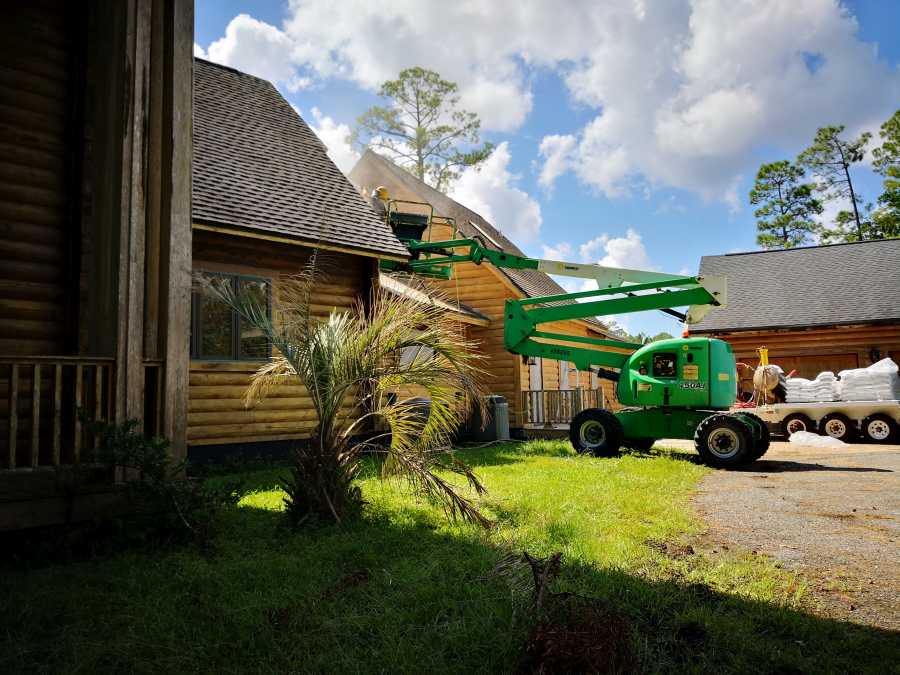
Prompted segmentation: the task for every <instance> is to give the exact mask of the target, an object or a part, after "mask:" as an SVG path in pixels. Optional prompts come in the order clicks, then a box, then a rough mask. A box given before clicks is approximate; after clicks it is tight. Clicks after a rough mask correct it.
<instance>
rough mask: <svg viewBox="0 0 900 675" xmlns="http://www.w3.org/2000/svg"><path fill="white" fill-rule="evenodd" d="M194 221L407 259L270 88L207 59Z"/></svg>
mask: <svg viewBox="0 0 900 675" xmlns="http://www.w3.org/2000/svg"><path fill="white" fill-rule="evenodd" d="M193 218H194V220H195V221H197V222H204V223H213V224H218V225H225V226H232V227H237V228H241V229H246V230H254V231H261V232H265V233H268V234H275V235H281V236H286V237H289V238H295V239H299V240H302V241H304V242H308V243H310V245H315V244H317V243H321V244H328V245H331V246H340V247H343V248H347V249H356V250H359V251H360V252H366V253H369V254H373V253H374V254H380V255H389V256H398V257H404V258H405V257H407V256H408V251H407V250H406V247H405V246H403V244H401V243H400V242H399V241H398V240H397V238H396V237H395V236H394V234H393V233H392V232H391V231H390V228H388V227H387V225H386V224H385V223H384V222H382V221H381V220H380V219H379V218H378V217H377V216H376V215H375V214H374V213H373V212H372V209H371V208H370V207H369V205H368V204H367V203H366V202H365V200H364V199H362V197H361V196H360V195H359V193H357V192H356V190H355V189H354V188H353V186H352V185H351V184H350V182H349V181H348V180H347V178H346V177H345V176H344V175H343V174H342V173H341V172H340V170H339V169H338V168H337V167H336V166H335V165H334V163H333V162H332V161H331V159H330V158H329V157H328V154H327V152H326V151H325V146H324V145H323V144H322V142H321V141H320V140H319V138H318V136H316V134H315V133H314V132H313V131H312V129H310V128H309V126H307V124H306V123H305V122H304V121H303V119H301V117H300V115H299V114H298V113H297V112H296V111H295V110H294V108H293V107H292V106H291V105H290V103H288V102H287V101H286V100H285V99H284V97H283V96H281V94H279V93H278V91H277V90H276V89H275V87H274V86H273V85H272V84H271V83H270V82H267V81H266V80H262V79H260V78H258V77H254V76H252V75H247V74H246V73H242V72H240V71H237V70H234V69H232V68H227V67H225V66H220V65H217V64H213V63H210V62H208V61H204V60H201V59H195V60H194V161H193Z"/></svg>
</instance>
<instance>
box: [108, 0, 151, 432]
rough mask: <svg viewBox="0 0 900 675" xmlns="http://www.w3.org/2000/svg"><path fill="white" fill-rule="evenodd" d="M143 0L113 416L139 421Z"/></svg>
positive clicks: (142, 0)
mask: <svg viewBox="0 0 900 675" xmlns="http://www.w3.org/2000/svg"><path fill="white" fill-rule="evenodd" d="M150 9H151V4H150V2H149V1H148V0H129V2H128V8H127V19H126V22H127V23H126V35H125V55H124V56H125V74H126V81H125V98H124V100H123V102H122V105H123V106H124V111H123V113H124V119H125V125H124V137H123V142H122V195H121V211H120V212H121V214H122V218H121V235H120V238H119V284H118V288H119V297H118V308H119V311H118V320H117V331H116V333H117V338H118V339H117V341H116V420H117V421H123V420H125V419H129V418H136V419H141V418H142V417H143V412H144V410H143V408H144V363H143V356H144V348H143V338H144V329H143V324H144V246H145V241H144V234H145V225H146V194H145V173H146V162H147V144H146V138H145V133H144V129H145V120H146V116H147V103H146V101H145V97H146V93H147V84H148V79H149V73H148V65H149V56H150V39H149V38H150Z"/></svg>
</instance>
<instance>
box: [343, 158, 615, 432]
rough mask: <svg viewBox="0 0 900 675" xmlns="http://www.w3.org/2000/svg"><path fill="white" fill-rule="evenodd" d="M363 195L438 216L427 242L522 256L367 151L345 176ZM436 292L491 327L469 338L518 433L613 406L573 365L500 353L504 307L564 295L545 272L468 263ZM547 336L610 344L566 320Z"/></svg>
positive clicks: (601, 384) (601, 387)
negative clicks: (477, 242) (383, 195)
mask: <svg viewBox="0 0 900 675" xmlns="http://www.w3.org/2000/svg"><path fill="white" fill-rule="evenodd" d="M348 177H349V178H350V180H351V182H353V184H354V185H355V186H356V188H357V190H359V192H360V194H361V195H363V196H366V197H368V196H370V195H371V193H372V191H373V190H374V189H375V188H376V187H378V186H382V187H385V188H387V191H388V193H389V196H390V197H391V199H394V200H400V201H399V202H398V206H397V208H398V209H400V210H408V211H410V212H413V213H421V214H425V215H429V216H431V215H433V214H435V215H436V217H434V218H432V225H431V231H430V235H429V236H430V237H431V238H432V239H433V240H441V239H450V238H452V237H453V235H454V232H456V233H459V234H460V235H461V236H466V237H478V238H480V239H481V240H482V241H484V242H485V244H486V245H488V246H491V247H493V248H496V249H498V250H502V251H505V252H507V253H512V254H515V255H524V254H523V253H522V251H521V250H520V249H519V248H518V247H517V246H516V245H515V244H514V243H513V242H512V241H511V240H510V239H509V238H508V237H506V236H505V235H504V234H503V232H502V231H501V230H500V229H498V228H497V227H495V226H494V225H492V224H491V223H489V222H488V221H487V220H485V219H484V218H483V217H482V216H480V215H479V214H478V213H476V212H475V211H472V210H471V209H469V208H467V207H466V206H464V205H462V204H460V203H458V202H456V201H454V200H453V199H451V198H450V197H448V196H447V195H445V194H443V193H441V192H439V191H437V190H435V189H434V188H432V187H431V186H429V185H428V184H426V183H425V182H424V181H421V180H419V179H418V178H417V177H416V176H414V175H413V174H411V173H410V172H408V171H406V170H404V169H403V168H401V167H399V166H397V165H396V164H394V163H393V162H391V161H390V160H389V159H386V158H385V157H383V156H381V155H378V154H377V153H375V152H372V151H371V150H367V151H366V152H365V153H364V154H363V156H362V157H361V158H360V160H359V161H358V162H357V164H356V165H355V166H354V167H353V169H352V170H351V171H350V174H349V176H348ZM431 283H432V284H433V286H434V287H435V288H436V289H438V290H439V291H440V292H441V293H443V295H444V297H446V298H449V299H450V301H451V303H452V304H456V303H457V302H459V303H462V304H464V305H465V306H467V307H469V308H471V309H474V310H476V311H478V312H479V313H480V314H482V315H483V316H484V317H486V318H487V319H488V321H489V324H488V325H475V326H471V327H470V329H469V333H468V334H469V336H470V337H471V338H472V339H473V340H475V341H476V342H477V343H478V344H479V345H480V352H481V353H482V354H484V355H485V356H486V357H487V361H486V366H485V368H486V369H487V371H488V378H487V385H488V386H489V388H490V390H491V393H494V394H499V395H501V396H503V397H504V398H506V400H507V402H508V403H509V409H510V425H511V427H513V428H521V429H524V428H532V427H544V426H547V425H565V424H568V422H569V421H570V419H571V417H572V415H573V414H574V412H577V410H579V409H580V408H583V407H597V406H615V396H614V385H613V383H612V382H610V381H609V380H603V379H600V378H598V377H597V375H596V374H592V373H589V372H578V371H576V370H575V368H574V365H573V364H570V363H567V362H562V361H551V360H542V359H528V360H523V359H522V357H520V356H517V355H514V354H510V353H509V352H507V351H506V350H505V348H504V346H503V303H504V302H505V301H506V300H507V299H522V298H526V297H539V296H542V295H555V294H559V293H565V292H566V291H565V290H564V289H563V288H562V287H561V286H560V285H559V284H558V283H556V281H554V280H553V279H552V278H550V277H549V276H548V275H546V274H544V273H543V272H538V271H536V270H508V269H497V268H495V267H493V266H492V265H487V264H484V265H475V264H472V263H465V264H460V265H457V266H455V268H454V271H453V278H452V279H451V280H450V281H432V282H431ZM547 330H552V331H554V332H558V333H563V334H567V335H576V336H581V337H597V338H600V339H609V334H608V332H607V331H606V329H605V327H604V326H603V324H602V323H601V322H599V321H597V320H595V319H586V320H573V321H561V322H558V323H554V324H552V325H550V326H548V328H547Z"/></svg>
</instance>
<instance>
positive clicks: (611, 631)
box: [516, 596, 637, 673]
mask: <svg viewBox="0 0 900 675" xmlns="http://www.w3.org/2000/svg"><path fill="white" fill-rule="evenodd" d="M551 605H552V606H551V607H550V608H549V609H548V612H547V615H546V616H544V617H543V618H542V619H541V620H540V621H538V622H537V623H536V624H535V625H534V627H533V628H532V629H531V632H530V633H529V634H528V638H527V639H526V640H525V644H524V646H523V648H522V652H521V654H520V657H519V663H518V667H517V669H516V672H517V673H631V672H634V671H635V668H636V666H637V662H636V660H635V658H634V654H633V653H632V651H631V630H632V628H631V623H630V622H629V621H628V619H627V618H626V617H624V616H623V615H622V614H619V613H617V612H615V611H612V610H610V609H609V608H607V607H605V606H604V605H603V603H601V602H600V601H598V600H595V599H591V598H584V597H580V596H566V597H560V596H554V598H553V601H552V603H551Z"/></svg>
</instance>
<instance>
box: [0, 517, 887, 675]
mask: <svg viewBox="0 0 900 675" xmlns="http://www.w3.org/2000/svg"><path fill="white" fill-rule="evenodd" d="M283 523H284V520H283V519H282V517H281V515H280V514H278V513H275V512H272V511H268V510H263V509H257V508H247V507H242V508H237V509H234V510H233V511H232V512H230V513H229V514H228V518H227V522H225V523H224V524H223V530H222V533H221V535H220V538H219V539H220V540H219V542H218V546H217V553H216V556H215V557H214V558H213V559H212V560H209V559H204V558H202V557H200V556H198V555H195V554H194V553H193V552H192V551H191V550H190V549H177V550H171V551H156V552H145V553H140V554H127V555H121V556H118V557H114V558H110V559H104V560H99V561H94V562H88V563H81V564H78V565H67V566H56V567H54V568H48V569H43V570H37V571H33V572H20V573H14V574H6V575H4V576H3V577H2V578H0V597H3V598H4V599H5V601H6V603H5V604H6V609H5V611H4V612H3V613H2V615H0V672H17V673H18V672H34V671H53V672H70V671H79V672H99V671H107V670H117V671H118V670H127V671H134V670H140V671H146V672H159V671H175V672H191V671H203V672H251V671H252V672H260V671H266V672H270V671H275V672H286V671H298V670H299V671H303V672H343V671H353V672H359V671H369V672H383V671H388V672H396V671H399V672H426V671H428V672H470V671H477V672H509V671H511V670H514V669H515V667H516V664H517V663H518V658H519V652H520V649H521V647H522V645H523V643H524V641H525V639H526V636H527V634H528V632H529V630H530V628H531V627H532V625H533V623H534V620H535V617H534V616H533V614H532V612H531V610H530V598H529V596H528V592H527V590H519V591H512V590H511V587H510V585H509V578H508V577H505V576H502V575H499V574H496V573H494V572H493V570H494V567H495V565H496V564H497V562H498V561H499V560H500V559H501V558H502V557H503V556H505V555H506V554H507V553H508V551H504V550H501V549H499V548H497V547H496V546H495V545H493V544H492V543H491V541H490V540H489V539H488V535H487V534H486V533H484V532H483V531H481V530H478V529H476V528H471V527H462V526H459V527H447V526H446V525H445V524H444V523H443V522H442V521H440V520H439V519H436V518H435V516H434V514H433V513H432V514H429V513H428V512H426V511H423V510H422V509H417V508H415V507H413V506H410V507H408V508H405V507H404V508H391V509H382V510H379V509H377V508H375V509H372V510H370V512H369V513H368V515H367V516H366V517H365V518H364V519H362V520H361V521H358V522H354V523H350V524H348V525H346V526H344V527H335V526H331V525H320V526H314V527H309V528H306V529H303V530H300V531H296V532H294V531H291V530H288V529H286V528H285V527H284V526H283ZM551 543H552V542H551ZM552 590H554V591H569V592H573V593H577V594H579V595H582V596H588V597H590V598H592V599H595V601H596V602H597V603H599V605H600V606H602V607H603V608H604V611H606V612H607V613H609V614H610V615H614V616H617V617H619V618H620V619H621V620H617V621H610V622H609V623H608V624H606V625H599V626H598V625H594V626H593V627H592V628H591V630H595V631H601V632H603V634H600V633H598V634H596V635H595V636H591V639H596V640H597V641H600V640H602V641H604V643H605V644H616V645H618V646H619V647H621V648H622V649H624V650H625V651H626V652H627V653H628V654H629V656H630V658H632V659H633V663H634V664H635V666H636V668H637V669H638V670H639V671H656V672H659V671H662V672H680V671H683V670H685V669H688V670H696V671H710V672H712V671H715V672H780V673H787V672H821V671H833V672H851V671H852V672H873V673H875V672H885V671H886V670H887V669H889V668H890V667H891V664H892V663H894V661H893V660H892V659H894V658H895V657H896V654H897V650H898V649H900V635H898V634H896V633H890V632H886V631H879V630H875V629H872V628H866V627H861V626H857V625H853V624H848V623H843V622H840V621H834V620H830V619H824V618H819V617H815V616H811V615H809V614H806V613H804V612H801V611H797V610H795V609H789V608H784V607H779V606H775V605H771V604H766V603H761V602H755V601H751V600H747V599H742V598H740V597H736V596H732V595H727V594H723V593H718V592H715V591H713V590H711V589H710V588H709V587H707V586H705V585H697V584H689V583H682V582H679V581H677V580H673V581H665V582H659V581H650V580H648V579H646V578H642V577H640V576H637V575H634V574H628V573H624V572H622V571H619V570H614V569H602V568H598V567H595V566H591V565H586V564H579V563H578V562H577V561H573V560H566V559H563V561H562V568H561V572H560V576H559V578H558V581H557V582H556V583H555V585H554V587H553V589H552ZM592 602H593V601H592ZM623 645H624V647H623Z"/></svg>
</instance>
